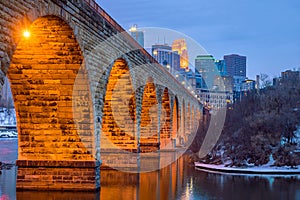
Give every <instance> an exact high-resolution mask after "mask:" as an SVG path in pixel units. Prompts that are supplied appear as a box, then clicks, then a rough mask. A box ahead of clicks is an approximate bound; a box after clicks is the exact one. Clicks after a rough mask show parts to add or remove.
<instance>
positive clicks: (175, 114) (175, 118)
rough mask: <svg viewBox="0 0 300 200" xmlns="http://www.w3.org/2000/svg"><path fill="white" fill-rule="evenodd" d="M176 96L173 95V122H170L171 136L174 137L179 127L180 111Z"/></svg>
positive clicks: (176, 136) (176, 135)
mask: <svg viewBox="0 0 300 200" xmlns="http://www.w3.org/2000/svg"><path fill="white" fill-rule="evenodd" d="M178 105H179V104H178V98H177V96H175V97H174V103H173V120H172V122H173V124H172V138H173V139H176V138H178V134H179V127H180V112H179V108H178Z"/></svg>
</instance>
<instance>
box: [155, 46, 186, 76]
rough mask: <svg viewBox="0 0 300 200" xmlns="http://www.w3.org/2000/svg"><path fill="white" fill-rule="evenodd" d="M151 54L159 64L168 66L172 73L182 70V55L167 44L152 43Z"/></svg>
mask: <svg viewBox="0 0 300 200" xmlns="http://www.w3.org/2000/svg"><path fill="white" fill-rule="evenodd" d="M151 54H152V56H153V58H155V59H156V60H157V62H158V63H159V64H161V65H162V66H164V67H166V68H167V69H168V70H169V72H170V73H175V72H177V71H179V70H180V56H179V55H178V54H177V53H176V52H173V51H172V47H171V46H169V45H167V44H155V45H152V49H151Z"/></svg>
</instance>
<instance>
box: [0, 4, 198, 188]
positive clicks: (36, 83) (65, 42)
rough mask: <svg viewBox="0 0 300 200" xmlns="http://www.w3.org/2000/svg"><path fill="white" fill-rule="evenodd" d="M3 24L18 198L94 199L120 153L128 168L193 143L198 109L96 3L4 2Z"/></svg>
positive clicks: (0, 41) (0, 43) (0, 55)
mask: <svg viewBox="0 0 300 200" xmlns="http://www.w3.org/2000/svg"><path fill="white" fill-rule="evenodd" d="M0 24H1V29H0V61H1V62H0V66H1V70H0V80H1V84H0V85H1V86H2V84H3V80H4V77H5V76H8V78H9V80H10V83H11V89H12V94H13V98H14V104H15V109H16V114H17V128H18V134H19V136H18V137H19V140H18V160H17V162H16V163H17V166H18V176H17V189H42V190H43V189H46V190H60V189H63V190H68V189H70V190H95V189H98V188H99V187H100V175H99V170H100V165H101V163H102V162H103V165H105V164H107V165H109V164H111V163H114V162H115V164H120V163H119V161H120V160H119V159H120V157H118V156H117V154H114V156H112V154H111V153H112V152H114V151H116V150H120V151H122V152H123V153H124V152H125V154H126V153H127V154H128V155H130V156H129V157H130V159H131V160H130V159H129V161H128V160H127V159H128V158H129V157H128V156H127V157H126V160H127V161H128V162H127V164H128V165H127V167H129V168H130V167H134V166H135V165H136V164H137V163H136V162H137V161H136V160H139V159H142V157H140V155H147V154H149V153H150V154H151V153H153V152H160V151H159V150H166V149H168V150H170V149H172V148H174V146H175V145H177V146H178V145H186V144H187V142H188V141H189V140H188V138H189V137H188V136H189V135H191V134H193V133H195V131H196V129H197V126H198V120H199V119H200V113H201V112H200V111H201V105H200V104H199V102H198V101H197V99H196V98H194V97H193V95H191V94H190V93H189V91H187V90H186V89H185V88H184V87H183V86H182V85H181V84H180V83H179V82H178V81H176V80H175V79H174V78H173V77H172V76H171V75H170V74H169V73H168V72H167V71H166V70H165V69H164V68H163V67H162V66H160V65H159V64H157V63H156V62H155V60H154V59H153V58H152V57H151V56H150V55H149V54H148V53H147V52H146V51H145V50H144V49H142V48H141V47H140V46H139V45H138V44H137V43H136V42H135V41H134V40H133V39H132V38H131V37H130V36H129V35H128V34H127V33H126V32H125V31H124V29H123V28H122V27H120V25H118V24H117V23H116V22H115V21H114V20H113V19H112V18H111V17H110V16H109V15H108V14H107V13H106V12H105V11H104V10H102V9H101V8H100V7H99V6H98V5H97V4H96V3H95V2H94V1H93V0H11V1H7V0H0ZM24 31H27V32H26V33H25V32H24ZM103 155H108V156H106V157H105V156H103ZM132 155H134V156H132ZM123 158H124V157H123ZM139 161H140V160H139ZM123 164H124V163H123ZM149 170H150V169H149Z"/></svg>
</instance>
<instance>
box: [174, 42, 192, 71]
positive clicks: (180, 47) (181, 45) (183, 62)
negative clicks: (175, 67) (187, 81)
mask: <svg viewBox="0 0 300 200" xmlns="http://www.w3.org/2000/svg"><path fill="white" fill-rule="evenodd" d="M172 51H175V52H177V53H178V54H179V55H180V68H183V69H188V68H189V56H188V50H187V45H186V42H185V39H177V40H174V41H173V44H172Z"/></svg>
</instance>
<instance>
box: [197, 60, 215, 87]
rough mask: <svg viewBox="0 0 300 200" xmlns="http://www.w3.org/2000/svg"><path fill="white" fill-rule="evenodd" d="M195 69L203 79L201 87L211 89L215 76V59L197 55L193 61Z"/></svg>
mask: <svg viewBox="0 0 300 200" xmlns="http://www.w3.org/2000/svg"><path fill="white" fill-rule="evenodd" d="M195 68H196V69H197V70H198V71H199V73H200V74H201V75H202V78H203V87H208V88H211V87H212V86H213V83H214V77H215V75H216V73H217V72H216V71H217V70H216V65H215V59H214V57H213V56H212V55H198V56H197V57H196V59H195Z"/></svg>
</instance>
